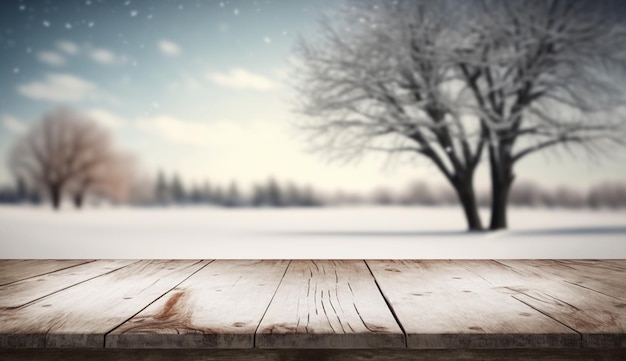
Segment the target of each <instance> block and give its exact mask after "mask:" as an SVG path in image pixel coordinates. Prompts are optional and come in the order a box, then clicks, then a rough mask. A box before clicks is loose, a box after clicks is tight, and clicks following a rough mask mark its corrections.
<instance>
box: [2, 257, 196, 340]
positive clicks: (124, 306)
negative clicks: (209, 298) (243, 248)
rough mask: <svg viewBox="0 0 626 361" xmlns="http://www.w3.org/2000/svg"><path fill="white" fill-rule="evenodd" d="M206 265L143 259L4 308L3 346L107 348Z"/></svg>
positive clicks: (188, 261)
mask: <svg viewBox="0 0 626 361" xmlns="http://www.w3.org/2000/svg"><path fill="white" fill-rule="evenodd" d="M206 263H207V262H205V261H194V260H184V261H182V260H181V261H161V260H156V261H139V262H137V263H134V264H131V265H129V266H128V267H124V268H122V269H119V270H117V271H114V272H111V273H109V274H107V275H104V276H102V277H98V278H94V279H92V280H90V281H87V282H84V283H81V284H79V285H77V286H74V287H71V288H68V289H66V290H63V291H62V292H58V293H55V294H53V295H50V296H48V297H44V298H42V299H40V300H38V301H36V302H33V303H30V304H28V305H27V306H25V307H21V308H18V309H4V310H0V348H1V347H103V345H104V335H105V334H106V333H107V332H109V331H110V330H112V329H114V328H115V327H117V326H118V325H120V324H121V323H123V322H124V321H126V320H127V319H129V318H131V317H132V316H133V315H135V314H136V313H138V312H139V311H140V310H141V309H143V308H144V307H146V306H147V305H148V304H150V303H151V302H153V301H154V300H155V299H157V298H158V297H160V296H161V295H163V294H164V293H166V292H167V291H169V290H170V289H172V288H173V287H175V286H176V285H177V284H179V283H180V282H182V281H183V280H184V279H185V278H187V277H189V276H190V275H191V274H192V273H193V272H195V271H197V270H199V269H200V268H201V267H203V266H204V265H206Z"/></svg>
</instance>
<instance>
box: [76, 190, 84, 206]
mask: <svg viewBox="0 0 626 361" xmlns="http://www.w3.org/2000/svg"><path fill="white" fill-rule="evenodd" d="M84 198H85V194H84V193H81V192H78V193H75V194H74V206H75V207H76V208H77V209H81V208H82V207H83V199H84Z"/></svg>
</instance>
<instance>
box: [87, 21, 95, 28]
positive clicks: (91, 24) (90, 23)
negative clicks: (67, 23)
mask: <svg viewBox="0 0 626 361" xmlns="http://www.w3.org/2000/svg"><path fill="white" fill-rule="evenodd" d="M94 25H96V23H94V22H93V21H90V22H89V24H87V26H89V27H90V28H93V26H94Z"/></svg>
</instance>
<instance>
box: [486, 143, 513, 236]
mask: <svg viewBox="0 0 626 361" xmlns="http://www.w3.org/2000/svg"><path fill="white" fill-rule="evenodd" d="M489 160H490V166H491V221H490V223H489V229H490V230H492V231H496V230H499V229H506V228H507V227H508V221H507V205H508V201H509V191H510V190H511V185H512V184H513V179H514V177H513V171H512V169H513V167H512V164H511V161H510V157H509V156H508V155H505V154H500V155H499V156H498V157H496V156H495V154H494V151H493V149H491V148H490V156H489Z"/></svg>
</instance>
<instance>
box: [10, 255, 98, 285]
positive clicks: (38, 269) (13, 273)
mask: <svg viewBox="0 0 626 361" xmlns="http://www.w3.org/2000/svg"><path fill="white" fill-rule="evenodd" d="M87 262H91V260H56V259H15V260H13V259H10V260H0V286H3V285H6V284H9V283H11V282H17V281H20V280H24V279H27V278H30V277H36V276H41V275H44V274H46V273H50V272H54V271H58V270H61V269H64V268H68V267H73V266H76V265H79V264H83V263H87Z"/></svg>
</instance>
